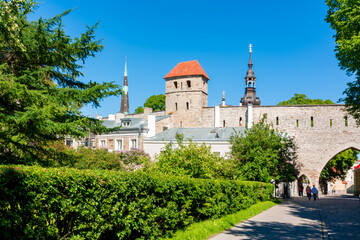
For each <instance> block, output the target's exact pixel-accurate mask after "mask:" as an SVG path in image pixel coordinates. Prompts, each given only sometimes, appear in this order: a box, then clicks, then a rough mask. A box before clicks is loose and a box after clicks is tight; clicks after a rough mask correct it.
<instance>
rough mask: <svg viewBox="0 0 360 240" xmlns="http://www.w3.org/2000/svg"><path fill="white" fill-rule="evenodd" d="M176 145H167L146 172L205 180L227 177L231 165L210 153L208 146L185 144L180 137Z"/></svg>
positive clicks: (189, 142)
mask: <svg viewBox="0 0 360 240" xmlns="http://www.w3.org/2000/svg"><path fill="white" fill-rule="evenodd" d="M177 143H178V146H177V147H175V146H174V145H173V144H167V145H166V146H165V148H164V149H163V150H162V151H161V152H160V154H159V155H157V156H156V161H155V162H153V163H152V165H151V166H150V168H149V169H147V170H146V171H150V172H154V173H162V174H170V175H174V176H190V177H193V178H205V179H212V178H224V177H227V176H226V175H227V173H228V172H230V169H231V167H229V164H231V163H230V162H229V161H227V160H224V159H223V158H222V157H220V156H218V155H217V154H215V153H212V152H211V150H210V146H206V144H201V145H197V144H196V143H194V142H192V141H191V140H188V142H187V143H186V144H185V143H184V142H183V139H182V137H179V138H178V139H177Z"/></svg>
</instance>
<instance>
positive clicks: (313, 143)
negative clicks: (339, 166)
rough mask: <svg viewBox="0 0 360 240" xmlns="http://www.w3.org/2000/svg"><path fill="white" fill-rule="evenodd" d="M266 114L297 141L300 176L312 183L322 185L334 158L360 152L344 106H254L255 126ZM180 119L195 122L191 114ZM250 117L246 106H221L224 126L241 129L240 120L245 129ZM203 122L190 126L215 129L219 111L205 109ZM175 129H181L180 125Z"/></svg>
mask: <svg viewBox="0 0 360 240" xmlns="http://www.w3.org/2000/svg"><path fill="white" fill-rule="evenodd" d="M264 115H266V116H267V121H268V122H269V123H271V124H272V125H273V127H274V128H276V129H278V130H279V131H281V132H286V133H288V134H289V136H290V137H291V138H292V139H293V140H294V142H295V144H296V148H297V164H298V166H299V168H300V175H299V176H301V175H303V174H304V175H306V176H307V177H308V178H309V179H310V181H311V183H315V184H317V185H318V181H319V176H320V173H321V171H322V169H323V168H324V166H325V165H326V164H327V162H328V161H329V160H330V159H331V158H333V157H334V156H336V155H337V154H339V153H340V152H342V151H344V150H347V149H349V148H354V149H358V150H360V131H359V130H360V129H359V128H358V127H357V126H356V123H355V120H354V118H352V117H351V116H350V115H347V114H346V112H345V111H344V105H304V106H298V105H297V106H253V121H254V123H258V122H260V121H261V120H262V118H263V116H264ZM177 117H178V119H184V118H187V119H192V117H191V116H188V115H182V116H180V115H179V116H177ZM194 117H195V116H194ZM247 117H248V116H247V107H246V106H231V107H220V127H223V126H224V124H225V126H226V127H237V126H240V118H241V122H242V124H243V126H245V123H246V119H247ZM199 121H200V123H199V122H198V119H197V120H196V121H193V122H192V123H193V124H191V125H190V127H214V126H215V108H214V107H205V108H202V112H201V120H199ZM174 126H176V127H179V125H178V122H174Z"/></svg>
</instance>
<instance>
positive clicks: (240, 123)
mask: <svg viewBox="0 0 360 240" xmlns="http://www.w3.org/2000/svg"><path fill="white" fill-rule="evenodd" d="M239 125H240V127H242V117H240V119H239Z"/></svg>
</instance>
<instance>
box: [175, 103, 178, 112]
mask: <svg viewBox="0 0 360 240" xmlns="http://www.w3.org/2000/svg"><path fill="white" fill-rule="evenodd" d="M175 110H176V111H177V110H178V108H177V103H175Z"/></svg>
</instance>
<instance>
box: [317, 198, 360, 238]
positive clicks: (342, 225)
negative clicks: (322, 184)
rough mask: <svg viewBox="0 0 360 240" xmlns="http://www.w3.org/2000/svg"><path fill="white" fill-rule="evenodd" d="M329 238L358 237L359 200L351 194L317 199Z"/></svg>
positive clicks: (359, 236) (359, 229) (359, 232)
mask: <svg viewBox="0 0 360 240" xmlns="http://www.w3.org/2000/svg"><path fill="white" fill-rule="evenodd" d="M319 204H320V207H321V211H322V213H323V215H324V217H325V222H326V230H327V232H328V236H329V239H334V240H337V239H339V240H340V239H341V240H343V239H344V240H345V239H360V201H359V198H355V197H353V196H338V197H325V198H322V199H321V201H319Z"/></svg>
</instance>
